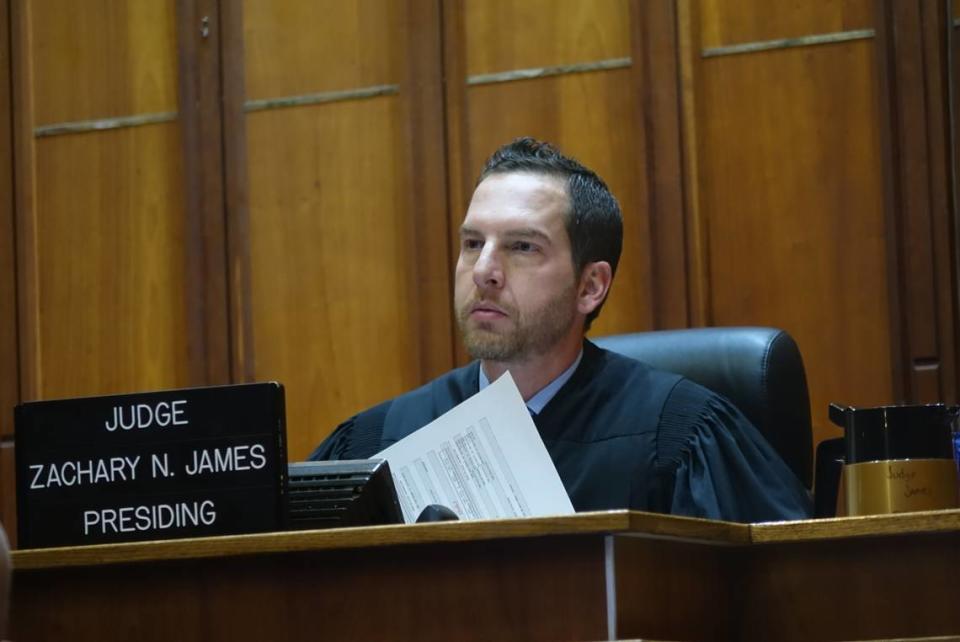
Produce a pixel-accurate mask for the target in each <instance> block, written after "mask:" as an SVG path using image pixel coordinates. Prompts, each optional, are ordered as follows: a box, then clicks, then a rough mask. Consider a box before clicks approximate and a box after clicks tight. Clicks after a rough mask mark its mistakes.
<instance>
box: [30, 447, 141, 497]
mask: <svg viewBox="0 0 960 642" xmlns="http://www.w3.org/2000/svg"><path fill="white" fill-rule="evenodd" d="M139 463H140V455H137V456H136V457H132V458H131V457H109V458H106V459H87V460H83V461H65V462H62V463H59V464H30V472H31V474H32V477H31V478H30V490H40V489H43V488H62V487H65V486H82V485H84V484H102V483H105V482H115V481H132V480H134V479H136V478H137V465H138V464H139Z"/></svg>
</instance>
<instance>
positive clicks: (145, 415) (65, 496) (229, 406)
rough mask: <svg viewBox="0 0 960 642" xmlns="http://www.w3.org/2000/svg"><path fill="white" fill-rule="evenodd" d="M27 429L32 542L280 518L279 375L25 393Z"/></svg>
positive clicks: (20, 440)
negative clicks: (207, 383) (112, 391)
mask: <svg viewBox="0 0 960 642" xmlns="http://www.w3.org/2000/svg"><path fill="white" fill-rule="evenodd" d="M16 429H17V432H16V439H17V449H16V455H17V505H18V529H19V543H20V546H21V547H23V548H37V547H46V546H73V545H79V544H96V543H105V542H121V541H134V540H146V539H170V538H177V537H194V536H202V535H224V534H231V533H249V532H258V531H266V530H275V529H277V528H278V527H279V524H280V518H281V501H282V497H281V481H282V471H283V470H284V468H285V466H286V452H285V444H284V441H285V431H284V400H283V388H282V386H280V385H279V384H275V383H266V384H249V385H240V386H221V387H213V388H195V389H189V390H175V391H169V392H152V393H143V394H135V395H118V396H110V397H89V398H84V399H68V400H61V401H47V402H34V403H28V404H22V405H21V406H18V407H17V409H16Z"/></svg>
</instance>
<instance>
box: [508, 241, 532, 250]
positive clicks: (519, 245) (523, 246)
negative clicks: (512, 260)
mask: <svg viewBox="0 0 960 642" xmlns="http://www.w3.org/2000/svg"><path fill="white" fill-rule="evenodd" d="M513 249H514V250H516V251H517V252H535V251H536V250H537V246H536V245H534V244H533V243H529V242H527V241H517V242H516V243H514V244H513Z"/></svg>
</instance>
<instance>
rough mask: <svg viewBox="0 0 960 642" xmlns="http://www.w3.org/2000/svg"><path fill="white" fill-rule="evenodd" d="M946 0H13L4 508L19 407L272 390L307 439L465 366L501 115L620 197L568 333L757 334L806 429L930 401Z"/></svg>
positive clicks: (948, 225)
mask: <svg viewBox="0 0 960 642" xmlns="http://www.w3.org/2000/svg"><path fill="white" fill-rule="evenodd" d="M958 3H960V0H954V2H952V3H947V2H945V0H935V1H934V2H929V3H928V2H923V1H921V0H907V1H906V2H893V1H892V0H834V1H823V2H816V3H769V2H761V1H760V0H750V1H749V2H742V1H737V2H734V1H732V0H703V1H699V2H694V1H693V0H649V1H648V0H597V1H595V2H582V1H580V0H551V1H547V0H514V1H506V0H504V1H489V0H487V1H480V0H458V1H456V0H451V1H449V2H441V1H440V0H405V1H403V2H393V1H390V0H356V1H351V2H341V1H339V0H324V1H316V0H289V1H286V2H271V1H269V0H245V1H244V2H227V1H226V0H198V1H190V0H149V1H144V2H116V1H113V0H95V1H91V2H84V3H75V2H69V1H67V0H44V1H43V2H39V1H37V0H7V2H5V3H4V4H3V9H4V10H3V11H0V74H3V76H2V78H0V80H5V82H0V108H2V109H0V112H2V113H5V114H8V115H9V118H7V119H6V120H5V121H3V123H0V181H4V183H3V185H0V194H3V195H5V197H4V198H2V199H0V404H2V407H3V412H2V414H0V433H2V436H3V439H4V441H3V443H2V448H0V485H2V491H3V492H2V493H0V498H2V500H3V504H2V505H0V510H2V514H3V521H4V524H5V525H7V527H8V530H13V527H12V524H13V516H14V509H13V502H12V493H13V480H12V425H11V415H12V413H11V412H10V408H11V407H12V405H13V404H14V403H15V402H16V401H18V400H30V399H40V398H53V397H64V396H78V395H86V394H108V393H114V392H124V391H134V390H148V389H159V388H169V387H180V386H188V385H206V384H217V383H228V382H231V381H233V382H240V381H249V380H265V379H274V380H279V381H281V382H283V383H284V384H285V386H286V391H287V418H288V436H289V454H290V457H291V459H300V458H302V457H304V456H305V455H307V454H308V453H309V451H310V450H311V448H312V447H313V446H315V445H316V444H317V443H318V442H319V441H320V440H321V439H322V438H323V437H324V436H325V435H326V434H328V433H329V431H330V430H331V429H332V428H333V427H334V426H335V425H336V424H337V423H338V422H339V421H340V420H342V419H344V418H346V417H348V416H350V415H351V414H353V413H355V412H357V411H359V410H361V409H363V408H364V407H367V406H369V405H371V404H373V403H376V402H378V401H380V400H383V399H386V398H388V397H390V396H393V395H396V394H398V393H400V392H402V391H404V390H407V389H410V388H412V387H415V386H417V385H419V384H420V383H422V382H424V381H426V380H428V379H430V378H432V377H433V376H435V375H437V374H439V373H441V372H443V371H445V370H447V369H449V368H450V367H452V366H454V365H456V364H457V363H462V362H463V361H464V360H465V359H466V356H465V355H464V354H463V352H462V348H461V347H460V346H459V341H458V338H457V336H456V331H455V328H454V325H455V324H454V322H453V319H452V314H451V299H452V282H451V272H452V269H453V265H454V262H455V260H456V254H457V251H458V250H457V247H458V243H457V229H458V227H459V224H460V221H461V219H462V216H463V213H464V211H465V209H466V205H467V203H468V201H469V198H470V194H471V192H472V189H473V182H474V180H475V176H476V174H477V172H478V171H479V169H480V167H481V165H482V163H483V161H484V159H485V158H486V157H487V156H488V155H489V154H490V153H491V152H492V151H493V150H494V149H495V148H497V147H498V146H499V145H501V144H503V143H504V142H507V141H508V140H510V139H512V138H514V137H516V136H521V135H532V136H536V137H540V138H545V139H548V140H551V141H553V142H555V143H557V144H558V145H560V146H561V147H562V148H563V149H564V150H565V151H566V152H568V153H570V154H572V155H574V156H576V157H578V158H579V159H580V160H581V161H583V162H584V163H586V164H587V165H589V166H591V167H592V168H594V169H596V170H597V171H598V172H599V173H600V175H601V176H603V177H604V178H605V179H606V180H607V181H608V183H609V184H610V186H611V187H612V189H613V191H614V193H615V194H616V195H617V196H618V198H619V199H620V201H621V205H622V206H623V210H624V215H625V243H624V258H623V260H622V262H621V265H620V268H619V270H618V275H617V279H616V283H615V285H614V287H613V290H612V295H611V299H610V301H609V303H608V305H607V306H606V307H605V308H604V312H603V314H602V315H601V316H600V318H599V319H598V321H597V323H596V324H595V326H594V330H593V333H594V334H597V335H600V334H609V333H619V332H630V331H638V330H651V329H657V328H670V327H684V326H696V325H708V324H709V325H733V324H751V325H773V326H778V327H783V328H785V329H787V330H788V331H790V332H791V334H793V335H794V336H795V337H796V339H797V341H798V343H799V344H800V347H801V350H802V351H803V354H804V357H805V360H806V364H807V371H808V377H809V381H810V388H811V397H812V399H811V401H812V409H813V417H814V422H815V435H816V437H817V439H821V438H824V437H826V436H833V435H834V434H836V432H835V430H834V429H833V428H832V427H831V426H829V425H828V424H827V421H826V411H825V409H826V405H827V403H828V402H829V401H832V400H836V401H841V402H846V403H855V404H875V403H887V402H893V401H900V400H929V399H934V398H941V399H946V400H952V399H954V398H955V397H956V385H957V382H956V376H955V369H956V350H957V343H956V340H955V337H956V330H957V327H956V326H957V323H956V302H957V297H956V274H957V268H956V266H957V256H956V247H955V241H954V236H955V234H956V231H955V222H954V204H953V198H954V194H953V180H954V179H953V160H954V158H955V157H956V156H957V153H956V151H954V153H953V157H951V156H950V150H957V147H956V137H954V138H953V139H952V140H953V141H954V142H953V146H952V147H951V146H950V145H948V144H945V143H944V142H943V141H947V140H950V136H953V130H954V129H955V128H956V125H957V124H956V123H951V122H950V121H949V115H950V113H951V112H950V111H949V109H947V107H948V103H947V98H948V97H949V87H948V85H947V83H946V79H947V78H948V77H950V78H953V79H954V80H956V79H957V78H958V75H957V74H958V73H960V72H958V71H957V66H956V65H954V67H953V68H952V69H951V68H950V66H949V65H950V60H949V57H948V56H947V55H946V53H947V51H949V50H948V49H947V47H948V46H951V43H952V46H953V47H954V50H955V51H956V47H957V45H956V37H955V36H956V27H955V23H954V22H953V21H952V19H951V18H950V17H949V15H948V13H949V12H948V6H947V5H948V4H950V5H951V6H952V8H953V9H954V11H955V12H956V9H957V6H956V5H957V4H958ZM11 89H12V91H11ZM952 113H953V115H954V118H956V117H957V116H956V114H957V111H956V110H954V111H953V112H952ZM4 185H5V186H6V187H7V189H3V186H4Z"/></svg>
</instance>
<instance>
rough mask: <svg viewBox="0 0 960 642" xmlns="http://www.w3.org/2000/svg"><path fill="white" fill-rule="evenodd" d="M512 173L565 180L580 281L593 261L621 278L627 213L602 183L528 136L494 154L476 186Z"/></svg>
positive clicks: (587, 326)
mask: <svg viewBox="0 0 960 642" xmlns="http://www.w3.org/2000/svg"><path fill="white" fill-rule="evenodd" d="M512 172H531V173H535V174H546V175H549V176H556V177H558V178H561V179H564V180H565V181H566V184H567V195H568V196H569V198H570V210H569V211H568V212H567V217H566V221H565V223H566V228H567V236H569V237H570V248H571V250H572V254H573V267H574V271H575V273H576V275H577V278H578V279H579V278H580V275H581V274H582V273H583V268H584V267H586V265H587V264H588V263H592V262H594V261H606V262H607V263H609V264H610V271H611V276H612V275H613V274H616V272H617V263H619V261H620V251H621V249H622V247H623V215H622V214H621V213H620V204H619V203H617V199H616V198H614V196H613V194H611V193H610V189H609V188H608V187H607V184H606V183H604V182H603V179H601V178H600V177H599V176H597V175H596V174H595V173H594V172H593V171H591V170H589V169H587V168H586V167H584V166H583V165H581V164H580V163H579V162H577V161H576V160H575V159H573V158H570V157H568V156H564V155H563V154H561V153H560V150H558V149H557V148H556V147H554V146H553V145H550V144H549V143H544V142H541V141H539V140H536V139H534V138H530V137H524V138H518V139H516V140H515V141H513V142H511V143H508V144H506V145H504V146H503V147H501V148H500V149H498V150H497V151H495V152H494V153H493V155H492V156H491V157H490V158H489V159H487V162H486V163H485V164H484V166H483V170H482V171H481V172H480V178H478V179H477V184H478V185H479V184H480V183H481V182H483V180H484V179H485V178H487V177H488V176H490V175H492V174H509V173H512ZM605 302H606V300H604V301H602V302H601V303H600V305H598V306H597V308H596V309H595V310H594V311H593V312H591V313H590V314H589V315H588V316H587V320H586V323H585V325H584V330H589V329H590V324H591V323H592V322H593V320H594V319H595V318H597V315H599V314H600V308H602V307H603V304H604V303H605Z"/></svg>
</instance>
